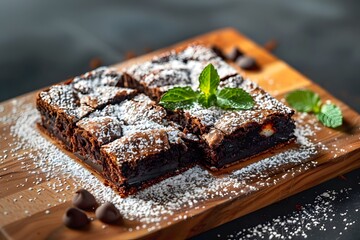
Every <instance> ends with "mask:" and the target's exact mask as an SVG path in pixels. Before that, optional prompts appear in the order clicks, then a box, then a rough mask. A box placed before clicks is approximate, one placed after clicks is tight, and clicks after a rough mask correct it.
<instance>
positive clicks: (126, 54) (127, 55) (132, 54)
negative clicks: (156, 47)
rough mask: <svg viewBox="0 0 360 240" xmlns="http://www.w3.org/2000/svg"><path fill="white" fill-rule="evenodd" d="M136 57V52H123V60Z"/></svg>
mask: <svg viewBox="0 0 360 240" xmlns="http://www.w3.org/2000/svg"><path fill="white" fill-rule="evenodd" d="M134 57H136V54H135V53H134V52H133V51H128V52H126V53H125V60H129V59H132V58H134Z"/></svg>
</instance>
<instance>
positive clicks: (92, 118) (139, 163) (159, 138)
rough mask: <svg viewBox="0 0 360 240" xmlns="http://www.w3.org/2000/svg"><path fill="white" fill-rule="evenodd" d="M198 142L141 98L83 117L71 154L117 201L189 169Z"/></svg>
mask: <svg viewBox="0 0 360 240" xmlns="http://www.w3.org/2000/svg"><path fill="white" fill-rule="evenodd" d="M198 141H199V139H198V138H196V137H195V136H193V135H191V134H184V133H183V132H182V131H180V130H179V126H178V125H177V124H176V123H174V122H172V121H169V120H167V113H166V111H165V109H164V108H162V107H161V106H158V105H156V104H155V102H154V101H152V100H151V99H150V98H149V97H147V96H145V95H143V94H139V95H137V96H135V97H134V98H133V99H129V100H124V101H122V102H120V103H117V104H113V105H107V106H106V107H105V108H103V109H101V110H97V111H95V112H93V113H91V114H90V115H88V116H87V117H84V118H83V119H81V120H80V121H78V122H77V123H76V128H75V131H74V136H73V144H74V149H75V154H77V155H78V156H79V157H80V158H81V159H86V160H87V161H86V163H88V164H89V161H91V162H90V165H91V166H92V167H93V168H94V169H95V170H97V171H98V173H99V174H100V175H102V176H103V177H104V178H105V179H106V180H107V181H108V184H109V185H110V186H112V187H113V188H114V189H115V190H117V191H118V192H119V193H120V194H121V195H122V196H127V195H128V194H131V193H134V192H136V191H137V190H138V189H141V188H144V187H146V186H149V185H151V184H153V183H155V182H157V181H160V180H161V179H163V178H164V176H165V175H166V176H170V175H174V174H176V173H178V172H179V171H183V170H185V169H187V168H188V167H190V166H192V165H194V164H195V163H196V162H197V160H198V159H199V158H200V156H199V151H198V147H197V146H198V145H197V144H196V143H198Z"/></svg>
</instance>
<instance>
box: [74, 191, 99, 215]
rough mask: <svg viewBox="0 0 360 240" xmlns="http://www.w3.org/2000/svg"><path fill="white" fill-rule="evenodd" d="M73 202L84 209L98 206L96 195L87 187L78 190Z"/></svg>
mask: <svg viewBox="0 0 360 240" xmlns="http://www.w3.org/2000/svg"><path fill="white" fill-rule="evenodd" d="M72 203H73V204H74V206H76V207H78V208H80V209H83V210H90V209H95V208H96V206H97V202H96V199H95V197H94V196H93V195H92V194H91V193H89V192H88V191H86V190H85V189H79V190H77V191H76V193H75V196H74V198H73V200H72Z"/></svg>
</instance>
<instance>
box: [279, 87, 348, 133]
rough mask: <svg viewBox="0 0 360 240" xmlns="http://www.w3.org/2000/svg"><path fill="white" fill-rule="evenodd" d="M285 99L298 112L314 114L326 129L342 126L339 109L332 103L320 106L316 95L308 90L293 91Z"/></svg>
mask: <svg viewBox="0 0 360 240" xmlns="http://www.w3.org/2000/svg"><path fill="white" fill-rule="evenodd" d="M285 99H286V101H287V102H288V103H289V105H290V106H291V107H293V108H294V109H295V110H296V111H298V112H308V113H314V114H315V115H316V117H317V119H318V120H319V121H320V122H321V123H322V124H323V125H324V126H326V127H331V128H336V127H339V126H341V125H342V122H343V116H342V113H341V109H340V108H339V107H338V106H336V105H335V104H332V103H326V104H322V102H321V99H320V97H319V95H318V94H317V93H314V92H312V91H310V90H295V91H293V92H291V93H289V94H288V95H286V97H285Z"/></svg>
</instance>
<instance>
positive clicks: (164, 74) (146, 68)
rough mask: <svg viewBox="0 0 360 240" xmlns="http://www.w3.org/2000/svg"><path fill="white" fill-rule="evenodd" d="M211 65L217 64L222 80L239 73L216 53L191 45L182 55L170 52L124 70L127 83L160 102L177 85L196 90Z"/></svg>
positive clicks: (126, 84)
mask: <svg viewBox="0 0 360 240" xmlns="http://www.w3.org/2000/svg"><path fill="white" fill-rule="evenodd" d="M209 63H212V64H213V65H214V67H215V68H216V69H217V71H218V73H219V75H220V78H221V79H226V78H228V77H230V76H234V75H236V74H237V71H236V70H235V69H234V68H232V67H231V66H230V65H228V64H227V63H226V62H224V61H223V60H222V59H221V58H220V57H218V55H217V54H216V53H215V52H214V51H213V50H211V49H209V48H206V47H204V46H201V45H192V46H189V47H187V48H186V49H184V50H183V51H181V52H179V53H177V52H175V51H171V52H168V53H165V54H163V55H161V56H158V57H155V58H153V59H152V60H150V61H147V62H144V63H141V64H137V65H133V66H131V67H129V68H128V69H126V70H125V74H124V79H125V83H124V84H125V86H128V87H132V88H137V89H138V90H140V91H142V92H144V93H146V94H147V95H148V96H150V97H151V98H152V99H155V100H159V99H160V98H161V96H162V94H163V93H164V92H166V91H168V90H169V89H170V88H173V87H175V86H181V87H183V86H190V87H192V88H193V89H194V90H196V89H197V88H198V84H199V80H198V78H199V75H200V73H201V71H202V70H203V69H204V68H205V67H206V65H208V64H209Z"/></svg>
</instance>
